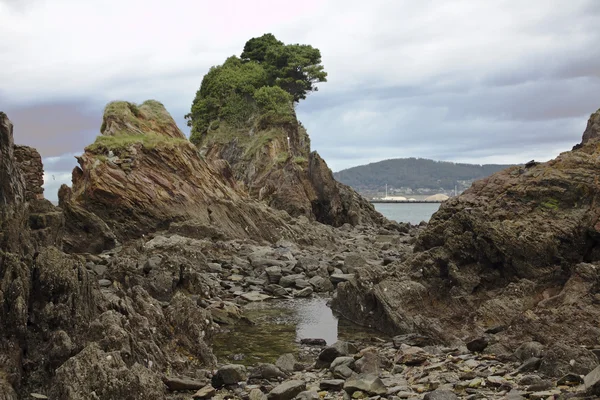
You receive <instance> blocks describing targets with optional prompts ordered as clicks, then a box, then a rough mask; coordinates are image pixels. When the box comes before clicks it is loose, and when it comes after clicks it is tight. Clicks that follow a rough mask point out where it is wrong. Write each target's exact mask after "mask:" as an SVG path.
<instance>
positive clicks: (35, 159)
mask: <svg viewBox="0 0 600 400" xmlns="http://www.w3.org/2000/svg"><path fill="white" fill-rule="evenodd" d="M14 153H15V160H16V161H17V164H18V166H19V169H20V170H21V171H22V172H23V175H24V179H25V200H27V201H31V200H41V199H43V198H44V188H43V187H42V185H43V184H44V165H43V164H42V157H41V156H40V153H38V151H37V150H36V149H34V148H33V147H29V146H19V145H16V146H15V150H14Z"/></svg>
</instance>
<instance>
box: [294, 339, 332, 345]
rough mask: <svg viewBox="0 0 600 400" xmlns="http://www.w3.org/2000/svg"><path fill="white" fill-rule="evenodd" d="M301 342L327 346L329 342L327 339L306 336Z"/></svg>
mask: <svg viewBox="0 0 600 400" xmlns="http://www.w3.org/2000/svg"><path fill="white" fill-rule="evenodd" d="M300 344H308V345H311V346H326V345H327V342H326V341H325V339H315V338H304V339H300Z"/></svg>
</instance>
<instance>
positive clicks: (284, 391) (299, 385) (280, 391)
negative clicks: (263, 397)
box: [267, 380, 306, 400]
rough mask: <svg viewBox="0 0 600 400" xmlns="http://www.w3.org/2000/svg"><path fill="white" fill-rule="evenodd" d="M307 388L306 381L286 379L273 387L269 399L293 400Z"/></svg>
mask: <svg viewBox="0 0 600 400" xmlns="http://www.w3.org/2000/svg"><path fill="white" fill-rule="evenodd" d="M305 390H306V382H304V381H300V380H292V381H286V382H283V383H282V384H280V385H278V386H276V387H275V388H273V390H271V391H270V392H269V394H268V395H267V397H268V399H269V400H291V399H293V398H294V397H296V396H297V395H298V394H300V393H301V392H303V391H305Z"/></svg>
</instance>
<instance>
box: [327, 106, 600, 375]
mask: <svg viewBox="0 0 600 400" xmlns="http://www.w3.org/2000/svg"><path fill="white" fill-rule="evenodd" d="M599 119H600V111H598V112H596V113H595V114H593V115H592V117H591V118H590V122H589V123H588V127H587V129H586V131H585V133H584V136H583V141H582V143H581V145H579V146H576V149H575V150H573V151H568V152H565V153H562V154H560V155H559V156H558V157H557V158H556V159H554V160H551V161H549V162H546V163H528V164H527V166H525V167H512V168H508V169H506V170H504V171H501V172H498V173H496V174H494V175H492V176H490V177H489V178H486V179H483V180H480V181H477V182H476V183H474V184H473V186H472V187H471V188H470V189H469V190H467V191H466V192H464V193H463V194H462V195H461V196H459V197H457V198H454V199H451V200H449V201H447V202H445V203H444V204H443V205H442V206H441V207H440V210H439V211H438V212H437V213H436V214H434V216H433V218H432V219H431V221H430V223H429V225H428V226H427V228H426V229H425V230H424V231H423V232H422V233H421V234H420V235H419V237H418V239H417V241H416V244H415V249H414V250H415V253H414V255H413V256H412V257H411V258H410V259H409V260H407V261H406V262H404V263H395V264H393V265H392V266H391V267H389V268H385V269H381V270H379V271H374V270H370V271H367V270H364V271H359V272H358V276H359V278H357V279H356V281H355V282H353V283H347V284H343V285H341V288H340V289H339V297H338V299H337V301H336V307H337V308H338V309H339V310H340V311H341V312H342V313H344V314H345V315H346V316H349V317H351V318H352V319H354V320H363V321H368V323H370V324H372V325H375V326H377V327H379V328H380V329H383V330H385V331H387V332H390V333H406V332H415V331H416V332H420V333H422V334H426V335H429V336H431V337H435V338H436V339H438V340H443V341H446V342H449V343H451V342H455V343H461V342H463V341H466V340H468V339H469V338H473V337H474V336H478V335H479V336H483V337H485V340H486V345H487V343H488V342H489V344H490V348H489V349H488V351H490V352H494V353H497V354H507V353H510V351H511V350H514V349H515V346H516V344H517V343H519V342H518V341H522V340H526V339H529V340H535V341H538V342H541V343H542V344H543V345H546V346H548V347H550V350H549V351H551V350H552V347H553V346H554V347H556V346H559V344H560V343H562V344H561V346H564V344H565V343H566V344H568V345H570V346H571V347H570V348H573V346H574V347H575V348H579V347H578V346H580V345H585V346H587V347H588V349H592V348H595V347H596V346H600V342H599V339H598V338H599V337H600V336H599V334H600V330H599V328H598V326H597V323H596V321H597V320H598V318H599V317H600V309H599V308H598V302H599V301H600V246H599V241H600V207H599V206H598V199H599V195H600V186H599V184H598V175H599V174H600V162H599V160H600V158H599V156H600V139H599V136H600V130H599V129H598V128H599V125H598V120H599ZM575 326H576V327H577V329H574V328H573V327H575ZM486 331H487V332H488V334H486V333H485V332H486ZM499 331H502V332H501V333H498V334H495V335H490V334H489V332H494V333H495V332H499ZM486 335H487V336H486ZM484 347H485V346H484ZM567 347H568V346H567ZM557 351H559V350H557ZM561 351H562V350H561ZM577 351H579V352H583V353H585V352H587V353H586V357H590V358H593V357H595V356H593V355H590V354H591V352H590V351H589V350H585V349H583V350H577ZM577 351H575V350H573V351H572V352H571V353H569V354H570V356H571V357H575V356H574V355H573V354H575V353H577ZM567 353H568V352H567ZM583 353H582V354H583ZM561 354H563V355H565V354H566V353H565V351H562V353H561ZM553 363H554V364H556V365H559V364H560V365H563V366H564V359H563V360H562V361H560V362H559V361H558V360H555V361H553ZM561 363H562V364H561ZM576 364H577V360H576V361H575V364H574V365H576ZM545 368H546V371H545V372H548V373H550V372H556V370H553V371H551V369H552V368H553V367H551V366H550V365H546V367H545ZM570 369H576V367H574V366H573V367H572V368H570V367H569V366H568V365H567V366H566V367H565V368H562V369H560V371H561V372H565V371H568V370H570ZM586 372H587V371H586ZM577 373H583V372H577Z"/></svg>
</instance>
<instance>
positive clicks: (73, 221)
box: [59, 101, 298, 252]
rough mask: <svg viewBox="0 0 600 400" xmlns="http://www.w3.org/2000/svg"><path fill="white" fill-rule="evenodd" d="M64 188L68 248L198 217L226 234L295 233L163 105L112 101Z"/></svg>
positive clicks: (101, 245)
mask: <svg viewBox="0 0 600 400" xmlns="http://www.w3.org/2000/svg"><path fill="white" fill-rule="evenodd" d="M77 159H78V162H79V167H76V168H75V169H74V170H73V187H72V189H69V188H67V187H64V188H62V189H61V191H60V193H59V195H60V196H59V197H60V204H61V207H62V208H63V209H64V210H65V215H66V216H67V231H68V234H67V235H66V237H65V241H66V244H67V250H69V251H74V252H82V251H92V252H98V251H101V250H103V249H106V248H110V247H114V245H115V243H116V241H117V240H120V241H123V240H127V239H131V238H136V237H140V236H142V235H144V234H147V233H149V232H152V231H155V230H157V229H165V228H167V227H168V226H169V225H170V224H171V223H172V222H180V221H184V220H189V219H193V220H194V221H195V224H196V227H197V230H199V231H203V232H205V234H207V235H213V236H214V235H216V236H219V237H229V238H232V237H235V238H241V237H248V238H260V239H264V240H269V241H276V240H278V239H279V238H281V237H294V236H295V235H297V234H298V230H294V229H292V228H290V227H289V226H288V224H287V223H286V221H285V220H284V219H286V218H288V219H289V217H286V216H284V215H282V214H281V213H277V212H274V211H273V210H272V209H270V208H269V207H267V206H266V205H264V204H261V203H260V202H257V201H253V200H250V199H248V198H247V197H246V196H245V195H244V194H241V193H240V192H239V191H238V190H237V188H236V187H235V183H234V182H233V181H232V180H231V178H230V177H231V175H232V174H231V172H230V171H229V170H228V166H227V165H224V164H223V163H215V164H214V165H213V164H210V163H208V162H207V161H205V160H204V158H203V157H202V156H201V155H200V154H199V152H198V149H197V148H196V147H195V146H194V145H193V144H191V143H190V142H189V141H188V140H187V139H186V138H185V136H184V135H183V133H182V132H181V131H180V130H179V129H178V128H177V125H176V124H175V122H174V121H173V119H172V118H171V116H170V115H169V114H168V113H167V111H166V110H165V109H164V107H163V106H162V104H160V103H158V102H156V101H146V102H145V103H143V104H142V105H140V106H136V105H134V104H131V103H127V102H114V103H110V104H109V105H108V106H107V107H106V110H105V113H104V121H103V124H102V132H101V135H100V136H99V137H98V138H97V140H96V142H95V143H93V144H92V145H90V146H88V147H87V148H86V149H85V152H84V154H82V155H81V156H80V157H78V158H77Z"/></svg>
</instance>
